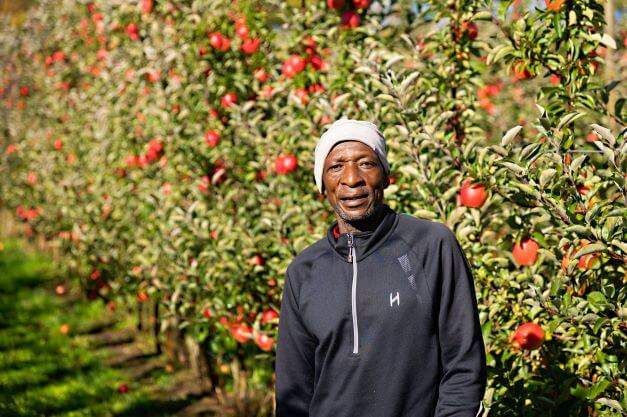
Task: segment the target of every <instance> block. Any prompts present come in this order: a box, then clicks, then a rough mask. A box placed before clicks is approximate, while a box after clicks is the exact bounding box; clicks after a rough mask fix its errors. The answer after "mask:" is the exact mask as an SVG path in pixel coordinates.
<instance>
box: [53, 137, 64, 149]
mask: <svg viewBox="0 0 627 417" xmlns="http://www.w3.org/2000/svg"><path fill="white" fill-rule="evenodd" d="M52 146H53V147H54V149H56V150H61V149H62V148H63V141H62V140H61V139H57V140H55V141H54V143H53V145H52Z"/></svg>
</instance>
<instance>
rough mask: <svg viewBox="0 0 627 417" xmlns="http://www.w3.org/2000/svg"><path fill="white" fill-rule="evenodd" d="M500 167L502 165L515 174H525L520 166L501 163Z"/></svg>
mask: <svg viewBox="0 0 627 417" xmlns="http://www.w3.org/2000/svg"><path fill="white" fill-rule="evenodd" d="M501 165H503V166H504V167H506V168H507V169H509V170H510V171H512V172H515V173H517V174H523V173H524V172H525V168H523V167H521V166H520V165H517V164H514V163H512V162H501Z"/></svg>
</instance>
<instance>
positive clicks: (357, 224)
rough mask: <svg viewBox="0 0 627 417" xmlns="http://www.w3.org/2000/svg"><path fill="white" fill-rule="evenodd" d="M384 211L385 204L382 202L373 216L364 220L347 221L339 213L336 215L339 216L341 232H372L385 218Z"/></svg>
mask: <svg viewBox="0 0 627 417" xmlns="http://www.w3.org/2000/svg"><path fill="white" fill-rule="evenodd" d="M384 213H385V210H384V205H383V204H381V206H379V208H378V210H377V211H376V212H375V213H373V215H372V216H370V217H368V218H366V219H363V220H356V221H347V220H344V219H342V218H341V217H340V216H339V215H338V214H337V213H336V214H335V217H336V218H337V223H338V226H339V231H340V233H353V232H372V231H374V230H375V229H376V228H377V227H378V226H379V224H380V223H381V221H382V220H383V215H384Z"/></svg>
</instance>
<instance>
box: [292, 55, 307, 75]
mask: <svg viewBox="0 0 627 417" xmlns="http://www.w3.org/2000/svg"><path fill="white" fill-rule="evenodd" d="M288 62H289V63H290V65H291V66H292V68H294V71H296V72H301V71H302V70H304V69H305V60H304V59H303V57H302V56H300V55H291V56H290V58H289V59H288Z"/></svg>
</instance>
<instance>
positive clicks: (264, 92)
mask: <svg viewBox="0 0 627 417" xmlns="http://www.w3.org/2000/svg"><path fill="white" fill-rule="evenodd" d="M272 94H273V90H272V87H271V86H269V85H264V86H263V87H261V89H260V90H259V95H260V96H261V97H265V98H270V97H272Z"/></svg>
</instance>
